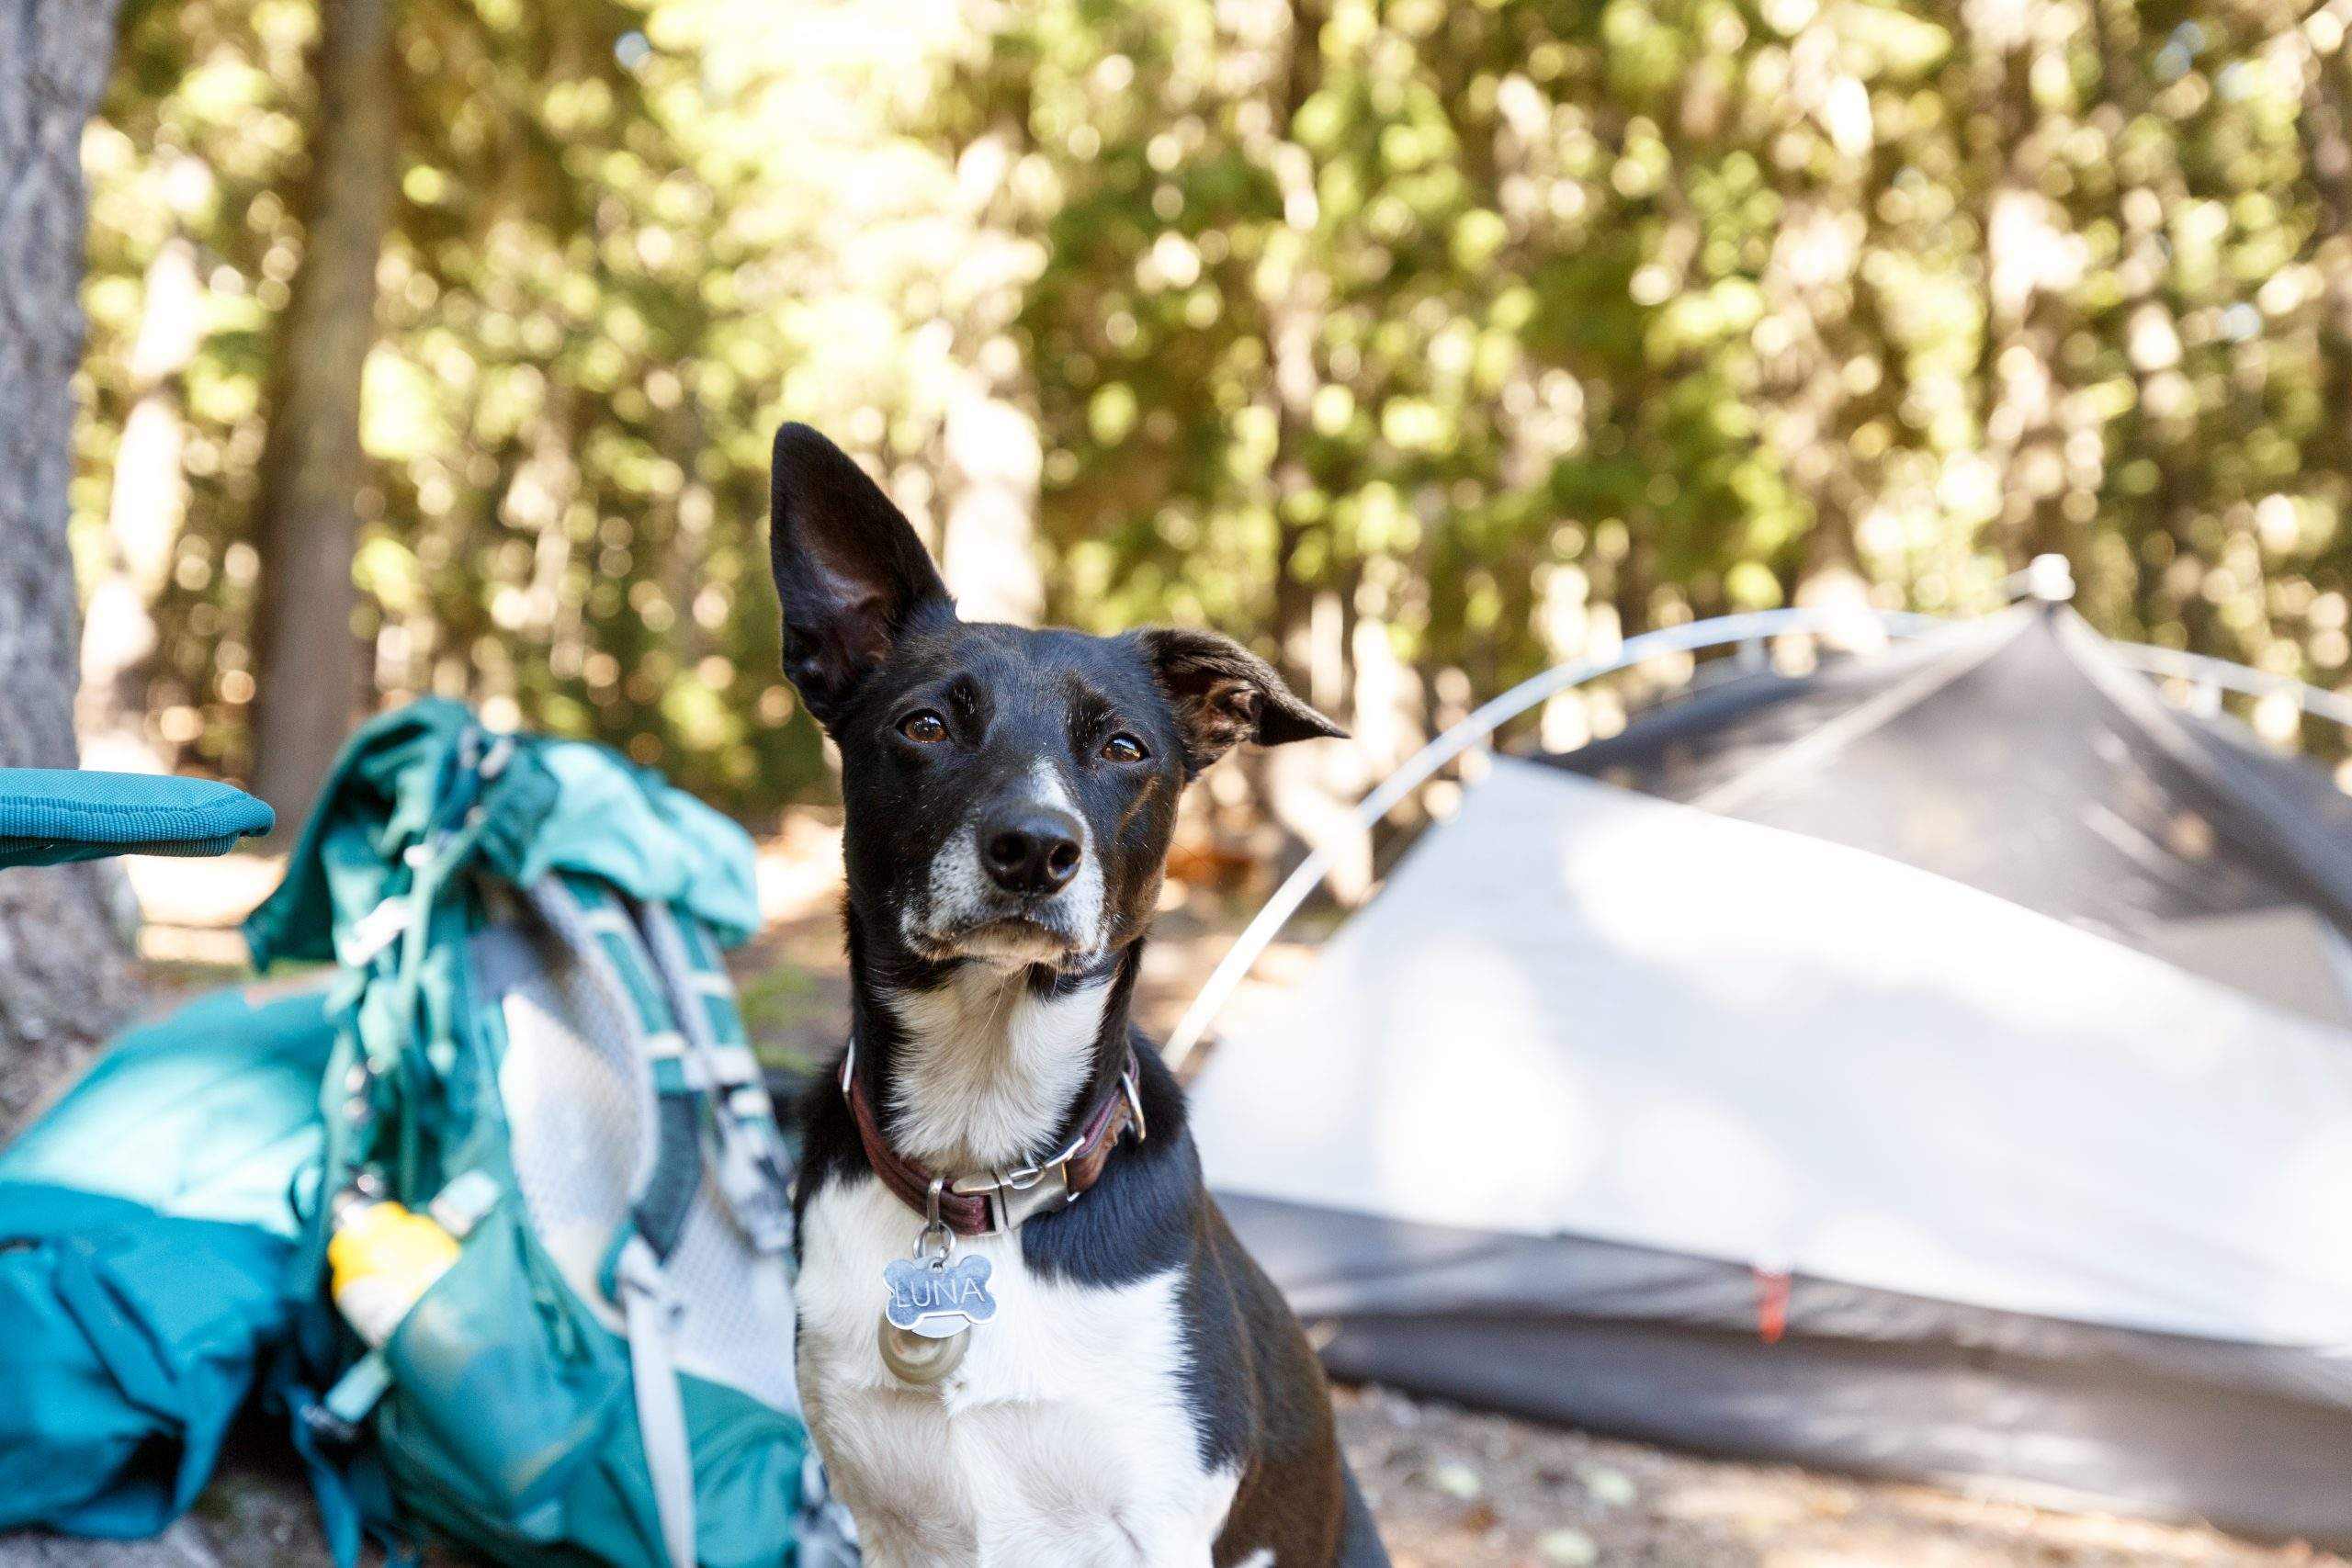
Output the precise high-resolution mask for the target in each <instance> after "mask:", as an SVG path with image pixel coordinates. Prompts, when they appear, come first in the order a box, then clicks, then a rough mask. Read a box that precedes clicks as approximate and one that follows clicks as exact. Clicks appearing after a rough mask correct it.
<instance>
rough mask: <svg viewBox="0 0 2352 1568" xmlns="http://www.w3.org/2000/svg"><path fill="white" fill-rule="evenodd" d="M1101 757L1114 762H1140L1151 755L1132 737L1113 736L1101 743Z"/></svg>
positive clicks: (1140, 742) (1141, 743)
mask: <svg viewBox="0 0 2352 1568" xmlns="http://www.w3.org/2000/svg"><path fill="white" fill-rule="evenodd" d="M1150 755H1151V753H1150V752H1148V751H1147V750H1144V749H1143V742H1142V741H1140V740H1138V739H1136V738H1135V737H1134V736H1132V735H1114V736H1113V737H1111V739H1108V740H1105V741H1104V742H1103V757H1104V758H1105V759H1106V760H1107V761H1114V762H1140V761H1143V760H1144V759H1145V758H1146V757H1148V756H1150Z"/></svg>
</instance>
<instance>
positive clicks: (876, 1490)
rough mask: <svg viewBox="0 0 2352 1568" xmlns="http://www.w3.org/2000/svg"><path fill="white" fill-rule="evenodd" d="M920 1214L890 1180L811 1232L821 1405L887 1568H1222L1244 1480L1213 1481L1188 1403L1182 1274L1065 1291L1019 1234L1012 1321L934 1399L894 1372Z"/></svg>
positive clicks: (976, 1347) (976, 1346) (811, 1297)
mask: <svg viewBox="0 0 2352 1568" xmlns="http://www.w3.org/2000/svg"><path fill="white" fill-rule="evenodd" d="M919 1224H920V1221H919V1220H918V1218H917V1217H916V1216H915V1215H913V1214H912V1213H910V1212H909V1211H908V1210H907V1209H906V1207H905V1206H904V1205H902V1204H901V1203H899V1201H898V1200H897V1199H896V1198H894V1197H893V1196H891V1195H890V1193H889V1192H888V1191H887V1190H885V1189H884V1188H883V1187H882V1185H881V1183H880V1182H878V1181H876V1179H874V1178H873V1177H871V1176H868V1175H861V1176H858V1177H855V1178H854V1179H850V1180H848V1181H845V1182H835V1183H831V1184H829V1185H828V1186H827V1187H826V1188H825V1189H824V1190H822V1191H821V1192H820V1193H818V1194H817V1195H816V1196H815V1197H814V1198H812V1199H811V1201H810V1202H809V1209H808V1212H807V1213H806V1215H805V1216H804V1217H803V1221H802V1225H801V1232H800V1253H801V1267H800V1280H799V1286H798V1293H799V1307H800V1347H799V1374H800V1391H801V1400H802V1403H803V1405H804V1406H805V1408H806V1411H807V1414H808V1417H809V1425H810V1427H811V1428H812V1429H813V1431H814V1433H815V1435H816V1438H817V1440H818V1445H819V1448H820V1450H821V1451H822V1453H823V1454H824V1457H825V1461H826V1463H827V1465H828V1467H829V1468H830V1469H831V1473H832V1479H833V1485H834V1489H835V1490H836V1491H837V1492H838V1493H839V1494H840V1495H841V1496H842V1499H843V1500H844V1501H845V1502H847V1503H848V1505H849V1506H850V1510H851V1512H852V1513H854V1515H856V1517H857V1522H858V1529H859V1532H860V1535H861V1537H862V1539H863V1540H864V1543H865V1554H866V1561H867V1562H869V1563H871V1564H873V1565H875V1568H1057V1565H1062V1564H1068V1565H1069V1568H1163V1565H1166V1568H1174V1565H1177V1564H1182V1565H1184V1568H1202V1565H1204V1564H1205V1563H1206V1562H1208V1561H1209V1548H1210V1544H1211V1542H1212V1541H1214V1540H1215V1539H1216V1533H1217V1530H1218V1529H1219V1528H1220V1527H1221V1526H1222V1525H1223V1523H1224V1520H1225V1515H1226V1512H1227V1508H1229V1507H1230V1506H1231V1505H1232V1501H1233V1492H1234V1486H1235V1477H1234V1476H1233V1475H1232V1474H1231V1473H1230V1472H1225V1473H1212V1472H1204V1470H1203V1469H1202V1467H1201V1463H1200V1457H1199V1446H1198V1439H1197V1437H1196V1434H1195V1432H1194V1428H1193V1420H1192V1417H1191V1416H1190V1415H1189V1414H1188V1412H1187V1409H1186V1406H1185V1402H1184V1398H1183V1385H1182V1364H1183V1342H1182V1318H1181V1315H1180V1313H1179V1309H1178V1304H1177V1299H1176V1285H1177V1280H1176V1276H1175V1275H1173V1274H1172V1273H1171V1274H1167V1275H1161V1276H1158V1277H1156V1278H1153V1279H1150V1280H1144V1281H1142V1282H1140V1283H1137V1284H1134V1285H1126V1286H1120V1287H1116V1288H1111V1289H1100V1288H1094V1287H1090V1286H1082V1285H1071V1284H1068V1283H1064V1282H1061V1281H1056V1280H1041V1279H1039V1278H1037V1277H1036V1276H1035V1275H1034V1274H1032V1273H1031V1272H1030V1271H1029V1269H1027V1267H1026V1266H1025V1265H1024V1264H1023V1261H1022V1257H1021V1245H1020V1242H1019V1239H1018V1238H1017V1237H1001V1236H999V1237H988V1238H984V1239H981V1240H978V1241H968V1242H964V1243H962V1244H960V1248H959V1255H960V1252H961V1251H964V1250H978V1251H979V1252H981V1253H982V1254H984V1255H985V1256H986V1257H987V1258H989V1262H990V1264H991V1265H992V1266H993V1274H992V1277H991V1280H990V1282H989V1283H990V1289H991V1291H992V1292H994V1294H995V1296H996V1298H997V1303H998V1304H997V1314H996V1318H995V1321H993V1322H991V1323H989V1324H986V1325H981V1326H978V1327H976V1328H974V1329H973V1330H972V1337H971V1342H970V1349H969V1350H968V1351H967V1354H966V1355H965V1357H964V1359H963V1361H962V1363H961V1364H960V1365H959V1366H958V1367H957V1368H956V1371H954V1372H953V1373H951V1374H949V1376H948V1379H947V1381H946V1382H944V1384H942V1385H941V1386H939V1387H937V1388H933V1389H914V1388H910V1387H908V1386H907V1385H905V1384H903V1383H901V1382H899V1381H898V1380H897V1379H896V1378H894V1377H893V1376H892V1375H891V1374H890V1373H889V1371H888V1370H887V1369H886V1368H885V1367H884V1366H883V1364H882V1358H881V1353H880V1351H879V1349H878V1348H876V1325H877V1324H878V1322H879V1320H880V1316H881V1311H882V1303H883V1297H884V1291H883V1283H882V1279H883V1269H885V1268H886V1267H887V1266H888V1263H889V1262H890V1261H891V1260H892V1259H893V1258H903V1257H905V1256H906V1255H907V1253H908V1249H909V1247H910V1244H911V1243H912V1241H913V1239H914V1234H915V1231H916V1229H917V1227H918V1225H919Z"/></svg>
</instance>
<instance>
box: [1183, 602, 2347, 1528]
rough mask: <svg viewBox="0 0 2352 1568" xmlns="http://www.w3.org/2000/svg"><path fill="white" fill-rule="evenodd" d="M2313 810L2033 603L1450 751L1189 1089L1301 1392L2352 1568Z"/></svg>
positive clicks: (2314, 786) (2328, 813)
mask: <svg viewBox="0 0 2352 1568" xmlns="http://www.w3.org/2000/svg"><path fill="white" fill-rule="evenodd" d="M2347 933H2352V799H2346V797H2345V796H2344V795H2341V794H2339V793H2338V792H2337V791H2336V790H2335V788H2334V786H2333V784H2331V782H2330V781H2329V780H2328V779H2327V778H2326V777H2325V776H2324V774H2322V773H2319V772H2318V770H2316V769H2313V768H2311V767H2309V766H2308V765H2306V764H2302V763H2299V762H2293V761H2284V760H2281V759H2278V758H2277V757H2274V756H2272V755H2270V754H2269V753H2267V752H2266V751H2265V750H2262V749H2261V748H2260V747H2259V746H2258V745H2257V744H2256V743H2255V741H2254V740H2253V739H2252V737H2251V736H2249V735H2247V734H2246V733H2245V732H2244V731H2243V730H2241V729H2239V728H2237V727H2236V726H2235V725H2234V723H2233V721H2231V720H2228V719H2227V718H2219V717H2215V718H2206V717H2199V716H2192V715H2189V714H2184V713H2181V712H2177V711H2175V710H2174V709H2172V708H2170V707H2168V706H2167V705H2165V704H2164V703H2163V702H2162V701H2161V700H2160V699H2159V698H2158V696H2157V695H2156V694H2155V692H2154V689H2153V688H2152V687H2151V686H2150V685H2149V684H2148V683H2147V682H2146V681H2145V679H2144V678H2143V676H2141V675H2140V674H2138V673H2136V672H2135V671H2132V670H2131V669H2128V668H2126V667H2125V666H2124V665H2123V664H2122V663H2120V661H2119V660H2117V658H2116V657H2115V656H2114V654H2113V653H2112V651H2111V650H2110V649H2108V648H2107V646H2106V645H2104V644H2103V643H2101V642H2100V640H2099V639H2098V637H2097V636H2096V634H2094V633H2093V632H2092V631H2091V630H2090V629H2089V628H2088V626H2086V625H2085V624H2084V623H2083V622H2081V621H2080V620H2079V619H2078V618H2077V617H2076V616H2075V615H2074V613H2073V612H2072V611H2071V610H2069V609H2066V608H2065V607H2064V606H2063V605H2036V606H2030V607H2020V608H2018V609H2015V610H2012V611H2010V612H2008V613H2007V614H2006V615H2001V616H1996V617H1994V618H1993V619H1991V620H1989V621H1986V622H1982V623H1976V624H1973V625H1966V626H1952V627H1951V628H1949V629H1946V630H1942V631H1938V632H1935V633H1932V634H1931V635H1928V636H1927V637H1922V638H1920V639H1918V640H1917V641H1914V642H1910V643H1906V644H1903V645H1899V646H1897V647H1896V648H1894V649H1891V650H1889V651H1887V652H1885V653H1883V654H1879V655H1874V656H1871V657H1867V658H1860V657H1858V658H1850V659H1838V660H1831V661H1828V662H1826V663H1825V664H1823V665H1822V666H1821V667H1820V668H1819V669H1817V670H1816V671H1815V672H1813V673H1811V674H1808V675H1805V676H1803V677H1794V678H1792V677H1786V676H1782V675H1780V674H1776V673H1773V672H1771V671H1755V672H1751V673H1747V674H1743V675H1738V676H1735V677H1733V678H1731V679H1728V680H1725V681H1723V682H1717V683H1715V684H1713V685H1712V686H1709V687H1707V688H1704V689H1702V690H1701V691H1699V692H1697V693H1695V694H1692V695H1691V696H1688V697H1686V698H1684V699H1681V700H1679V701H1676V702H1672V703H1668V704H1666V705H1661V706H1660V707H1658V708H1657V709H1656V710H1654V711H1652V712H1650V713H1649V714H1647V715H1645V716H1642V717H1640V718H1639V719H1637V720H1636V721H1635V722H1634V724H1633V725H1632V726H1630V727H1629V728H1627V729H1626V730H1625V731H1623V733H1622V734H1621V735H1619V736H1617V737H1615V738H1613V739H1609V740H1605V741H1601V742H1599V743H1596V744H1594V745H1591V746H1588V747H1586V748H1584V749H1582V750H1577V751H1576V752H1573V753H1570V754H1568V755H1566V756H1561V757H1553V758H1541V759H1534V760H1510V759H1502V760H1498V761H1497V762H1496V764H1495V766H1494V768H1493V770H1492V772H1491V773H1490V774H1489V775H1488V776H1487V778H1486V779H1485V780H1484V781H1483V782H1481V783H1480V784H1477V785H1476V786H1475V787H1473V788H1472V789H1471V790H1470V791H1469V792H1468V794H1467V795H1466V796H1465V798H1464V803H1463V806H1462V808H1461V810H1460V811H1459V813H1458V814H1457V815H1456V816H1454V817H1453V818H1452V819H1451V820H1449V821H1447V822H1446V823H1444V824H1443V825H1442V826H1440V827H1438V828H1436V829H1432V830H1431V831H1430V832H1429V833H1428V834H1426V835H1425V836H1424V838H1423V840H1421V842H1420V843H1419V844H1418V845H1416V846H1415V848H1414V849H1413V851H1412V852H1410V853H1409V854H1408V856H1407V857H1406V858H1405V860H1404V861H1403V863H1401V864H1400V866H1399V867H1398V869H1397V872H1396V874H1394V875H1393V876H1392V877H1391V878H1390V880H1389V882H1388V885H1387V886H1385V888H1384V889H1383V891H1382V893H1381V895H1380V896H1379V897H1378V898H1376V899H1375V900H1374V903H1373V904H1372V905H1371V906H1370V907H1369V908H1367V909H1365V910H1364V911H1363V912H1362V913H1361V914H1359V915H1358V916H1357V917H1356V918H1355V919H1353V920H1351V922H1350V923H1349V925H1348V926H1347V927H1346V928H1345V929H1344V930H1343V931H1341V932H1340V934H1339V935H1338V936H1337V937H1336V938H1335V939H1334V940H1333V941H1332V942H1330V943H1329V946H1328V947H1327V948H1326V949H1325V951H1324V952H1323V953H1322V954H1321V955H1320V957H1319V959H1318V961H1317V964H1316V966H1315V968H1314V970H1313V972H1312V973H1311V975H1310V976H1308V977H1307V978H1306V980H1305V981H1304V982H1303V983H1302V984H1300V985H1298V986H1297V987H1293V988H1291V989H1290V990H1289V991H1287V992H1285V993H1283V994H1282V995H1281V996H1279V997H1276V998H1272V999H1271V1000H1269V1001H1267V1002H1265V1003H1263V1004H1261V1007H1260V1008H1259V1009H1258V1010H1256V1011H1255V1013H1254V1014H1252V1015H1244V1016H1242V1017H1240V1018H1238V1020H1237V1021H1235V1024H1234V1026H1233V1027H1232V1028H1230V1029H1228V1030H1227V1032H1226V1035H1225V1038H1224V1041H1223V1043H1221V1044H1220V1045H1219V1047H1218V1049H1217V1051H1216V1055H1215V1056H1214V1058H1213V1059H1212V1060H1211V1062H1210V1064H1209V1066H1208V1067H1207V1069H1206V1070H1205V1071H1204V1074H1203V1075H1202V1077H1201V1078H1200V1080H1199V1082H1198V1083H1197V1084H1196V1085H1195V1087H1194V1089H1193V1123H1194V1127H1195V1131H1196V1133H1197V1134H1198V1137H1199V1140H1200V1143H1201V1145H1202V1151H1203V1156H1204V1162H1205V1165H1206V1168H1207V1171H1208V1175H1209V1179H1210V1181H1211V1184H1212V1185H1213V1186H1214V1187H1215V1188H1216V1189H1217V1190H1218V1192H1219V1194H1220V1196H1221V1198H1222V1199H1223V1201H1224V1202H1225V1204H1226V1206H1227V1213H1228V1214H1229V1215H1230V1216H1231V1217H1232V1220H1233V1222H1234V1224H1235V1226H1236V1228H1237V1229H1238V1231H1239V1232H1240V1233H1241V1235H1242V1236H1243V1239H1244V1240H1246V1241H1247V1242H1248V1243H1249V1244H1250V1246H1251V1247H1252V1248H1253V1249H1254V1250H1255V1251H1256V1253H1257V1255H1258V1257H1259V1258H1261V1260H1262V1261H1263V1262H1264V1263H1265V1264H1266V1265H1267V1267H1268V1268H1269V1269H1270V1270H1272V1273H1273V1274H1274V1276H1275V1278H1276V1280H1278V1281H1279V1282H1280V1283H1281V1284H1282V1285H1283V1288H1284V1290H1285V1291H1287V1292H1288V1293H1289V1294H1290V1297H1291V1299H1292V1301H1293V1303H1294V1304H1295V1306H1296V1307H1297V1308H1298V1310H1299V1312H1300V1313H1301V1314H1302V1315H1303V1316H1305V1317H1306V1318H1307V1319H1308V1320H1309V1321H1310V1323H1318V1324H1321V1325H1325V1330H1326V1332H1327V1333H1328V1334H1329V1341H1328V1346H1327V1349H1326V1352H1325V1353H1326V1358H1327V1359H1328V1361H1329V1364H1330V1365H1331V1367H1332V1368H1333V1369H1334V1371H1337V1372H1339V1373H1340V1374H1342V1375H1345V1376H1351V1377H1357V1378H1365V1379H1371V1380H1375V1381H1378V1382H1386V1383H1390V1384H1394V1385H1397V1386H1399V1387H1403V1388H1408V1389H1412V1390H1417V1391H1419V1392H1422V1393H1430V1394H1436V1395H1441V1396H1444V1397H1449V1398H1453V1399H1456V1400H1460V1401H1462V1402H1464V1403H1466V1404H1477V1405H1485V1406H1490V1407H1495V1408H1499V1409H1505V1410H1511V1411H1517V1412H1521V1413H1523V1414H1529V1415H1533V1416H1544V1417H1551V1418H1555V1419H1559V1420H1563V1421H1567V1422H1573V1423H1576V1424H1577V1425H1580V1426H1585V1427H1591V1428H1594V1429H1597V1430H1601V1431H1607V1432H1612V1433H1618V1434H1623V1435H1626V1436H1631V1437H1635V1438H1645V1439H1649V1440H1654V1441H1659V1442H1665V1443H1669V1444H1674V1445H1679V1446H1684V1447H1689V1448H1694V1449H1699V1450H1710V1451H1715V1452H1721V1453H1727V1454H1737V1455H1746V1456H1755V1457H1767V1458H1781V1459H1789V1460H1794V1461H1803V1462H1808V1463H1813V1464H1818V1465H1823V1466H1826V1467H1830V1468H1835V1469H1840V1470H1846V1471H1851V1472H1862V1473H1872V1474H1884V1475H1899V1476H1909V1477H1917V1478H1921V1479H1928V1480H1938V1481H1944V1482H1964V1483H1971V1484H1973V1485H1978V1486H1987V1485H1989V1486H1992V1487H1994V1488H1995V1489H1997V1490H2000V1491H2003V1492H2005V1493H2007V1494H2008V1495H2017V1496H2021V1497H2025V1498H2028V1499H2031V1500H2038V1501H2046V1502H2052V1503H2060V1504H2075V1505H2084V1506H2105V1507H2118V1508H2123V1509H2127V1510H2131V1511H2135V1512H2142V1513H2150V1514H2155V1515H2160V1516H2173V1517H2202V1518H2207V1519H2211V1520H2212V1521H2213V1522H2215V1523H2217V1524H2220V1525H2222V1526H2223V1527H2225V1528H2232V1529H2244V1530H2249V1531H2254V1532H2257V1533H2263V1534H2269V1535H2277V1536H2301V1537H2306V1538H2309V1539H2312V1540H2322V1541H2327V1542H2334V1543H2346V1542H2352V1486H2347V1485H2346V1483H2345V1477H2346V1465H2347V1462H2352V1460H2347V1456H2352V1358H2347V1355H2346V1351H2347V1349H2352V942H2347V940H2346V939H2347Z"/></svg>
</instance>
